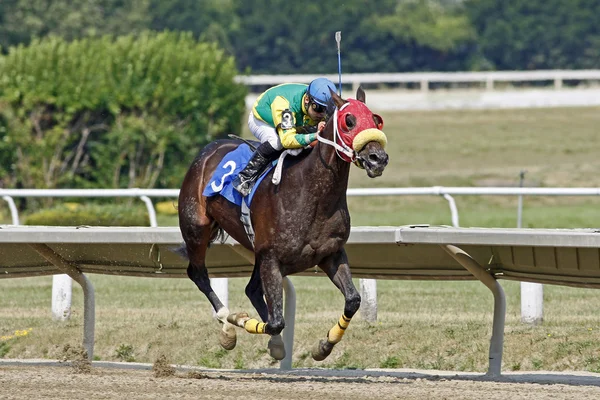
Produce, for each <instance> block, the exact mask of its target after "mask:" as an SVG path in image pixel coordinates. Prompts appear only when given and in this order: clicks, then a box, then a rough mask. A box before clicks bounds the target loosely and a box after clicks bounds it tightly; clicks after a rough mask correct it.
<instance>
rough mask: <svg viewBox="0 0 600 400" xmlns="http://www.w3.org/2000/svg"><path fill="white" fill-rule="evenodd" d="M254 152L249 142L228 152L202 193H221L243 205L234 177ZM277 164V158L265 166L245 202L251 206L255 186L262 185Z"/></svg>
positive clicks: (208, 195) (231, 200)
mask: <svg viewBox="0 0 600 400" xmlns="http://www.w3.org/2000/svg"><path fill="white" fill-rule="evenodd" d="M252 154H254V152H253V151H252V150H251V149H250V147H249V146H248V145H247V144H241V145H240V146H239V147H238V148H237V149H235V150H233V151H232V152H230V153H227V154H226V155H225V157H223V159H222V160H221V162H220V163H219V165H218V166H217V169H215V172H214V173H213V176H212V178H211V179H210V181H209V182H208V184H207V185H206V187H205V188H204V191H203V192H202V195H204V196H206V197H211V196H214V195H217V194H220V195H221V196H223V197H225V198H226V199H227V200H229V201H230V202H232V203H233V204H236V205H238V206H240V207H241V205H242V195H241V194H240V193H239V192H238V191H237V190H235V189H234V188H233V185H232V182H233V179H234V178H235V177H236V176H237V175H238V174H239V173H240V171H241V170H242V169H244V167H245V166H246V164H248V160H250V157H252ZM276 164H277V160H275V161H273V163H271V165H269V166H268V167H267V168H265V170H264V172H263V173H262V174H261V176H260V177H259V178H258V179H257V180H256V182H255V183H254V186H253V187H252V191H251V192H250V194H249V195H248V196H247V197H246V198H245V201H244V203H246V206H248V207H250V203H252V198H253V197H254V193H255V190H254V188H255V187H258V185H260V183H261V182H262V180H263V179H264V177H265V176H266V175H267V172H269V171H270V170H271V169H273V167H274V166H275V165H276Z"/></svg>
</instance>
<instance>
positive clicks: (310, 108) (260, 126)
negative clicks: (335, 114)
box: [233, 78, 336, 196]
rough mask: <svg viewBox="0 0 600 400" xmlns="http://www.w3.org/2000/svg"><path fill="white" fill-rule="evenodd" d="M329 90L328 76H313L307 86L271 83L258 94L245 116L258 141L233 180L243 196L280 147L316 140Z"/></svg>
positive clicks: (290, 146) (295, 145) (324, 115)
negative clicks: (248, 113)
mask: <svg viewBox="0 0 600 400" xmlns="http://www.w3.org/2000/svg"><path fill="white" fill-rule="evenodd" d="M330 90H331V91H333V92H335V91H336V90H335V85H334V84H333V83H332V82H331V81H330V80H329V79H326V78H317V79H315V80H313V81H312V82H311V83H310V84H309V85H308V86H307V85H304V84H300V83H284V84H281V85H278V86H274V87H272V88H270V89H268V90H267V91H265V92H264V93H262V94H261V95H260V96H259V97H258V99H257V100H256V102H255V103H254V106H253V107H252V111H251V112H250V115H249V116H248V127H249V128H250V132H252V134H253V135H254V136H256V138H257V139H258V140H260V141H261V144H260V145H259V146H258V148H257V149H256V152H254V154H253V155H252V158H250V161H248V164H247V165H246V167H245V168H244V169H243V170H242V171H240V173H239V175H238V176H237V177H236V178H235V179H234V181H233V186H234V187H235V189H236V190H237V191H238V192H240V193H241V194H242V195H243V196H247V195H248V193H250V187H251V186H252V183H253V182H254V181H255V180H256V179H257V178H258V176H259V175H260V174H261V172H262V171H263V168H264V167H265V166H266V165H268V164H269V163H270V162H272V161H273V160H275V159H276V158H277V157H279V155H280V154H281V152H282V151H283V149H297V148H302V147H307V146H308V145H310V143H311V142H313V141H314V140H316V138H317V131H318V130H322V129H323V128H324V127H325V122H324V120H325V117H326V115H327V114H326V110H327V105H328V103H329V101H330V100H331V93H330Z"/></svg>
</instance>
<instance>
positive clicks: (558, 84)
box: [236, 70, 600, 92]
mask: <svg viewBox="0 0 600 400" xmlns="http://www.w3.org/2000/svg"><path fill="white" fill-rule="evenodd" d="M320 76H324V77H326V78H328V79H330V80H331V81H332V82H336V83H337V82H338V75H335V74H325V75H250V76H243V75H240V76H237V77H236V81H237V82H240V83H243V84H245V85H247V86H250V87H251V88H252V87H253V86H261V87H264V86H272V85H278V84H281V83H286V82H298V83H309V82H310V81H311V80H313V79H315V78H318V77H320ZM342 81H343V83H344V84H351V85H352V91H353V92H356V89H357V88H358V86H359V85H361V84H365V83H369V84H386V83H387V84H390V83H392V84H398V83H401V84H409V83H410V84H418V85H419V87H420V89H421V90H422V91H428V90H429V88H430V84H431V83H482V84H485V87H486V89H488V90H492V89H494V87H495V84H496V83H497V82H513V83H517V82H519V83H521V82H553V85H554V88H556V89H561V88H562V87H563V83H564V82H565V81H576V82H588V83H589V82H594V81H600V70H537V71H481V72H403V73H361V74H343V75H342Z"/></svg>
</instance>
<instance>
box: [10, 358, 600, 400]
mask: <svg viewBox="0 0 600 400" xmlns="http://www.w3.org/2000/svg"><path fill="white" fill-rule="evenodd" d="M159 375H163V376H162V377H159ZM334 396H335V397H336V398H344V399H352V400H354V399H356V400H359V399H369V400H374V399H477V400H479V399H486V400H492V399H536V400H539V399H554V400H560V399H565V400H566V399H577V400H580V399H599V398H600V374H593V373H577V374H575V373H542V372H535V373H509V374H504V375H503V376H502V378H498V379H491V378H488V377H485V376H484V375H482V374H475V373H462V372H460V373H456V372H442V371H408V370H343V371H340V370H317V369H300V370H293V371H285V372H284V371H280V370H276V369H274V370H252V371H237V370H209V369H200V368H191V367H178V368H177V369H176V370H172V369H171V370H169V371H167V372H166V373H165V371H164V370H163V371H160V370H157V369H156V366H155V369H154V370H152V366H151V365H149V364H121V363H106V362H94V364H93V365H92V367H91V369H90V368H88V369H86V370H82V369H81V368H79V369H77V368H74V367H73V366H70V365H67V364H60V363H58V362H51V361H46V360H38V361H32V360H28V361H18V360H1V359H0V398H1V399H70V400H71V399H84V398H86V399H127V400H134V399H170V398H177V399H211V400H216V399H238V398H240V399H241V398H244V399H246V398H249V397H250V398H260V399H302V400H305V399H323V398H332V397H334Z"/></svg>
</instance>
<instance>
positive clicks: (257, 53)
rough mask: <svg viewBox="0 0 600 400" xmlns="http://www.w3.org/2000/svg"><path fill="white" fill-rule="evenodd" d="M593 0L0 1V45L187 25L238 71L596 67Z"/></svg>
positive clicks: (599, 52)
mask: <svg viewBox="0 0 600 400" xmlns="http://www.w3.org/2000/svg"><path fill="white" fill-rule="evenodd" d="M598 15H600V3H598V2H597V1H595V0H573V1H569V2H565V1H561V0H549V1H544V0H531V1H503V0H464V1H462V0H379V1H377V2H370V1H366V0H330V1H328V2H326V3H324V2H323V1H317V0H307V1H304V2H302V4H301V5H299V4H297V3H294V2H289V1H284V0H255V1H253V2H247V1H242V0H168V1H165V0H134V1H130V2H123V1H121V0H73V1H70V0H52V1H51V0H3V1H2V2H0V46H1V47H3V49H4V51H6V50H7V49H8V47H10V46H14V45H18V44H19V43H23V44H28V43H29V42H30V41H31V40H32V39H34V38H40V37H45V36H48V35H55V36H59V37H62V38H64V39H67V40H73V39H80V38H86V37H100V36H102V35H104V34H108V33H110V34H114V35H128V34H132V33H133V34H139V33H140V32H143V31H144V30H146V29H151V30H154V31H163V30H165V29H166V30H171V31H179V32H191V33H192V34H193V36H194V37H195V38H197V39H200V40H201V41H209V42H214V43H217V44H218V45H219V47H220V48H222V49H224V50H225V51H226V52H227V53H228V54H230V55H233V56H235V59H236V64H237V67H238V68H239V69H240V70H251V71H252V72H253V73H255V74H261V73H269V74H274V73H280V74H284V73H312V74H320V73H333V72H335V71H336V70H337V57H336V52H337V49H336V46H335V42H334V40H333V37H334V32H335V31H339V30H341V31H343V40H342V51H343V56H344V71H345V72H399V71H423V70H430V71H444V70H470V69H490V68H495V69H506V70H515V69H534V68H539V69H544V68H598V65H599V63H600V61H599V60H600V33H598V30H597V28H596V27H597V25H598Z"/></svg>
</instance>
